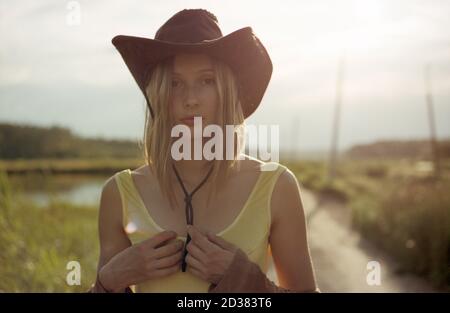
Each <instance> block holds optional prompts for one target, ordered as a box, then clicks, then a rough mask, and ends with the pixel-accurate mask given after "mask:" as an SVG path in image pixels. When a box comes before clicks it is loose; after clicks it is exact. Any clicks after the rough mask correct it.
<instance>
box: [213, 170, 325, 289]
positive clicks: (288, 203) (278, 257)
mask: <svg viewBox="0 0 450 313" xmlns="http://www.w3.org/2000/svg"><path fill="white" fill-rule="evenodd" d="M271 210H272V224H271V231H270V237H269V242H270V245H271V250H272V256H273V259H274V263H275V269H276V272H277V275H278V278H279V283H280V286H277V285H276V284H275V283H274V282H272V281H271V280H269V279H268V278H267V276H266V274H265V273H263V272H262V271H261V269H260V267H259V266H258V265H257V264H255V263H254V262H252V261H250V260H249V259H248V257H247V255H246V254H245V252H243V251H242V250H240V249H237V252H236V253H235V256H234V258H233V261H232V262H231V265H230V266H229V268H228V269H227V270H226V272H225V273H224V275H223V278H222V279H221V280H220V281H219V283H218V284H217V285H216V284H211V285H210V287H209V289H208V291H209V292H211V293H216V292H224V293H226V292H261V293H265V292H277V293H298V292H320V291H319V289H318V287H317V285H316V282H315V278H314V272H313V268H312V262H311V258H310V254H309V248H308V243H307V234H306V221H305V214H304V210H303V205H302V200H301V196H300V188H299V185H298V182H297V179H296V178H295V176H294V175H293V173H292V172H291V171H285V172H283V173H282V174H281V176H280V178H279V179H278V181H277V183H276V185H275V187H274V190H273V193H272V199H271Z"/></svg>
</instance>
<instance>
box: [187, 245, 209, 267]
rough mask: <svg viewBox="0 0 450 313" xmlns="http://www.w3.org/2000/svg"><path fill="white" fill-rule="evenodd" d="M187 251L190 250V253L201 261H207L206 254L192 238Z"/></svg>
mask: <svg viewBox="0 0 450 313" xmlns="http://www.w3.org/2000/svg"><path fill="white" fill-rule="evenodd" d="M187 251H188V252H189V253H188V255H191V256H193V257H194V258H195V259H197V260H199V261H200V262H202V263H204V262H206V259H207V258H206V254H205V253H204V252H203V251H202V250H201V249H200V248H199V247H198V246H197V245H196V244H195V242H193V241H192V240H191V242H189V244H188V245H187Z"/></svg>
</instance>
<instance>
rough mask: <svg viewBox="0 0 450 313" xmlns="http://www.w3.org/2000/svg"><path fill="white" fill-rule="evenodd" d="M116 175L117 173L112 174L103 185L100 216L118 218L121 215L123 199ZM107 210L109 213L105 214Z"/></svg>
mask: <svg viewBox="0 0 450 313" xmlns="http://www.w3.org/2000/svg"><path fill="white" fill-rule="evenodd" d="M115 177H116V174H114V175H112V176H111V177H109V178H108V179H107V180H106V182H105V183H104V185H103V189H102V194H101V198H100V218H102V217H104V218H110V219H111V218H113V219H114V220H117V218H119V217H121V211H122V205H121V203H122V201H121V198H120V192H119V188H118V186H117V183H116V179H115ZM105 211H107V213H106V214H103V213H105Z"/></svg>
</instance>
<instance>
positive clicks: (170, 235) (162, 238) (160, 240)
mask: <svg viewBox="0 0 450 313" xmlns="http://www.w3.org/2000/svg"><path fill="white" fill-rule="evenodd" d="M176 237H177V233H176V232H174V231H168V230H166V231H163V232H160V233H158V234H156V235H155V236H153V237H152V238H150V239H149V240H148V244H149V247H151V248H155V249H156V248H158V247H161V246H163V245H164V244H165V243H166V242H167V241H169V240H172V239H174V238H176Z"/></svg>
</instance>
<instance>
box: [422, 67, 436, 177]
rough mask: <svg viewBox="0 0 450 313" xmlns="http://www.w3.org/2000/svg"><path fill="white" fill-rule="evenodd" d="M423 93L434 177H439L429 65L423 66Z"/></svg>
mask: <svg viewBox="0 0 450 313" xmlns="http://www.w3.org/2000/svg"><path fill="white" fill-rule="evenodd" d="M424 76H425V93H426V101H427V112H428V124H429V126H430V145H431V154H432V155H431V156H432V158H433V165H434V176H435V177H436V178H438V177H439V176H440V162H439V147H438V142H437V139H436V122H435V120H434V107H433V91H432V90H431V77H430V64H426V65H425V71H424Z"/></svg>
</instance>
